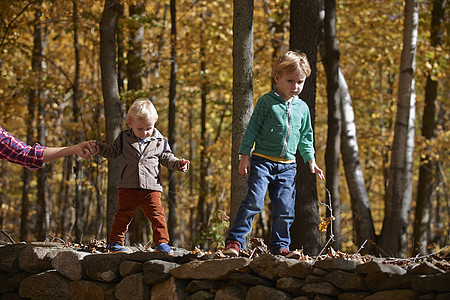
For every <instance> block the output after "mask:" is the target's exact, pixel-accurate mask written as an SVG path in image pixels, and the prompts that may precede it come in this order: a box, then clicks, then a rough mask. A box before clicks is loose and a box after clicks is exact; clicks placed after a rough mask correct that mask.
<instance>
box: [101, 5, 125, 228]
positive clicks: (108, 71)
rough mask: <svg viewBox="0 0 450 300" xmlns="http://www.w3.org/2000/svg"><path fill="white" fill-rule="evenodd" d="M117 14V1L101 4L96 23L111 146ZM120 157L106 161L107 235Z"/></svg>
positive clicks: (116, 124) (117, 117)
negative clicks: (97, 25) (98, 29)
mask: <svg viewBox="0 0 450 300" xmlns="http://www.w3.org/2000/svg"><path fill="white" fill-rule="evenodd" d="M120 14H121V4H120V1H119V0H105V6H104V9H103V13H102V19H101V21H100V66H101V76H102V92H103V99H104V108H105V125H106V141H107V143H108V144H111V143H113V142H114V140H115V138H116V137H117V136H118V135H119V134H120V132H121V130H122V129H121V125H122V119H123V116H122V107H121V103H120V98H119V87H118V84H117V70H116V39H115V37H116V28H117V21H118V19H119V16H120ZM120 170H121V161H120V157H118V158H115V159H109V160H108V187H107V207H106V227H107V231H108V232H109V231H110V229H111V225H112V222H113V219H114V215H115V213H116V210H117V199H118V198H117V195H118V194H117V189H116V186H117V183H118V181H119V178H120Z"/></svg>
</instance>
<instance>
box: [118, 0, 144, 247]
mask: <svg viewBox="0 0 450 300" xmlns="http://www.w3.org/2000/svg"><path fill="white" fill-rule="evenodd" d="M129 11H130V17H131V20H132V21H130V22H131V23H130V26H129V32H130V37H129V42H128V44H129V47H130V49H129V50H128V53H127V59H128V63H127V65H126V67H127V77H128V91H130V92H135V93H136V94H137V93H138V92H139V91H140V90H142V77H143V72H142V70H143V69H144V64H143V59H142V41H143V39H144V25H143V22H142V18H143V17H144V15H145V5H144V3H142V2H136V4H135V5H130V8H129ZM121 58H122V57H121ZM119 62H120V60H119ZM119 65H120V63H119ZM119 85H120V84H119ZM128 108H129V107H127V110H128ZM128 233H129V234H128V235H127V237H128V239H129V241H130V243H131V245H133V244H135V243H143V244H145V243H147V239H148V236H149V234H150V222H149V220H148V219H147V218H146V217H145V215H144V213H143V212H142V210H141V209H140V208H138V209H137V210H136V212H135V214H134V217H133V221H132V222H131V224H130V227H129V230H128Z"/></svg>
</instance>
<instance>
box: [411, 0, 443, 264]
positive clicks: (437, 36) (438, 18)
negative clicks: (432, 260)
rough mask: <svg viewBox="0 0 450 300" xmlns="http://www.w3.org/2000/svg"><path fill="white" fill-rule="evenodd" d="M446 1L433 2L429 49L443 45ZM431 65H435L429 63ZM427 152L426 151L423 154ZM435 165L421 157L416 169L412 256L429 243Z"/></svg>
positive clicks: (427, 131) (430, 85) (429, 118)
mask: <svg viewBox="0 0 450 300" xmlns="http://www.w3.org/2000/svg"><path fill="white" fill-rule="evenodd" d="M445 5H446V0H434V1H433V12H432V19H431V28H430V31H431V37H430V42H431V46H433V47H437V46H440V45H442V34H443V33H442V30H441V26H442V23H443V20H444V15H445ZM431 65H434V64H433V63H431ZM432 72H433V70H431V72H430V74H429V75H428V76H427V83H426V86H425V107H424V110H423V117H422V126H423V127H422V136H423V137H424V138H425V139H426V140H427V141H429V140H432V139H433V138H434V137H435V130H436V99H437V88H438V82H437V80H434V77H433V76H432ZM425 153H426V151H425ZM434 168H435V164H434V163H433V162H432V160H431V158H430V156H429V155H427V154H425V156H421V158H420V169H419V185H418V189H417V200H416V210H415V217H414V233H413V242H414V244H413V255H418V254H421V255H426V254H427V245H428V243H429V242H430V221H431V207H432V200H433V198H432V194H433V170H434Z"/></svg>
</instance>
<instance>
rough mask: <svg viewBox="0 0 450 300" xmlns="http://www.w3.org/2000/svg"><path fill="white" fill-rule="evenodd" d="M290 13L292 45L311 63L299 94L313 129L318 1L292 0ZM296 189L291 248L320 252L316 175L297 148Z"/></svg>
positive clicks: (290, 44)
mask: <svg viewBox="0 0 450 300" xmlns="http://www.w3.org/2000/svg"><path fill="white" fill-rule="evenodd" d="M290 14H291V19H290V23H291V37H290V41H289V48H290V49H292V50H299V51H301V52H303V53H305V54H306V55H307V56H308V60H309V63H310V65H311V75H310V76H309V77H308V78H307V79H306V82H305V86H304V88H303V91H302V93H301V94H300V98H301V99H302V100H303V101H305V102H306V104H308V107H309V111H310V114H311V123H312V126H313V129H314V125H315V114H316V109H315V106H316V73H317V66H316V64H317V45H318V36H319V3H318V1H313V0H305V1H302V0H292V1H291V12H290ZM296 190H297V195H296V198H295V220H294V223H293V224H292V227H291V240H292V242H291V248H292V249H303V250H304V253H305V254H308V255H317V254H319V252H320V250H321V249H322V248H323V242H322V239H321V236H320V232H319V229H318V227H317V226H318V224H319V223H320V216H319V204H318V197H317V187H316V176H315V175H314V174H312V173H311V171H310V170H309V167H308V166H307V165H306V164H304V163H303V158H302V157H301V156H300V154H299V153H298V152H297V181H296Z"/></svg>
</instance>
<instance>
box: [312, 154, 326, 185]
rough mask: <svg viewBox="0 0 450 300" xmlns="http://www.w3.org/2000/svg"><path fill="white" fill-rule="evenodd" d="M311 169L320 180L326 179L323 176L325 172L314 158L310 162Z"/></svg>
mask: <svg viewBox="0 0 450 300" xmlns="http://www.w3.org/2000/svg"><path fill="white" fill-rule="evenodd" d="M309 169H310V170H311V173H313V174H317V176H319V179H320V180H324V179H325V176H324V175H323V171H322V170H321V169H320V168H319V167H318V166H317V164H316V160H315V159H314V158H312V159H310V160H309Z"/></svg>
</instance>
